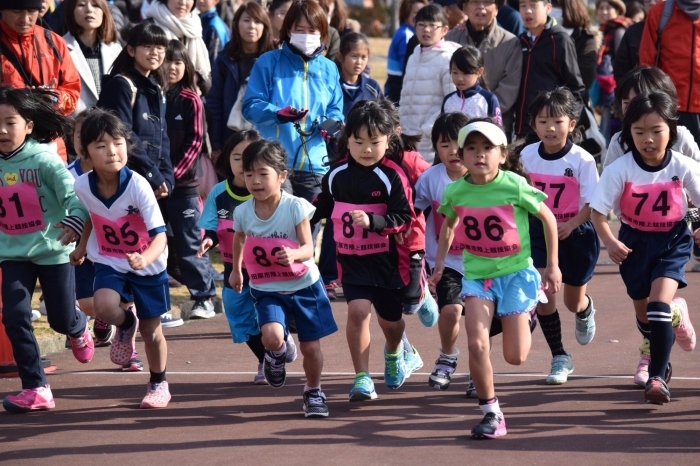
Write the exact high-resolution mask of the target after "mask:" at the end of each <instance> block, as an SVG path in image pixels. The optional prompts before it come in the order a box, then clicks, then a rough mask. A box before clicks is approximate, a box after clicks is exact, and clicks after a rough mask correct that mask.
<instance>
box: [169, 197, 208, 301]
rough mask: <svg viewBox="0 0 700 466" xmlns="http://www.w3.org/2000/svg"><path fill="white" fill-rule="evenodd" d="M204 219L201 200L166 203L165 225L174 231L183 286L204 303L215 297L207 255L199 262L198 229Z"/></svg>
mask: <svg viewBox="0 0 700 466" xmlns="http://www.w3.org/2000/svg"><path fill="white" fill-rule="evenodd" d="M201 215H202V206H201V205H200V201H199V198H198V197H184V198H177V197H174V198H169V199H168V200H167V201H166V202H165V212H163V216H164V217H165V221H166V223H170V228H171V229H172V231H173V244H174V245H175V252H176V253H177V259H178V260H177V265H178V267H179V268H180V273H181V274H182V279H183V281H184V285H185V286H186V287H187V289H188V290H189V291H190V296H191V297H192V299H193V300H204V299H209V298H213V297H214V296H216V286H215V285H214V277H212V275H211V271H210V267H209V256H208V254H205V255H203V256H202V257H201V258H197V250H198V249H199V246H200V245H201V244H202V234H201V230H200V229H199V227H198V226H197V223H198V222H199V217H200V216H201Z"/></svg>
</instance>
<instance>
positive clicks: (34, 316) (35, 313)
mask: <svg viewBox="0 0 700 466" xmlns="http://www.w3.org/2000/svg"><path fill="white" fill-rule="evenodd" d="M39 319H41V312H39V311H37V310H36V309H32V322H36V321H37V320H39Z"/></svg>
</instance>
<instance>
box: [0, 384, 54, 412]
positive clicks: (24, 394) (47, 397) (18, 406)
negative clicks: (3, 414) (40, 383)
mask: <svg viewBox="0 0 700 466" xmlns="http://www.w3.org/2000/svg"><path fill="white" fill-rule="evenodd" d="M2 407H3V408H5V411H7V412H10V413H26V412H29V411H39V410H43V409H51V408H55V407H56V403H54V401H53V394H52V393H51V387H49V386H48V385H46V386H45V387H37V388H27V389H24V390H22V391H21V392H19V394H17V395H8V396H6V397H5V399H4V400H2Z"/></svg>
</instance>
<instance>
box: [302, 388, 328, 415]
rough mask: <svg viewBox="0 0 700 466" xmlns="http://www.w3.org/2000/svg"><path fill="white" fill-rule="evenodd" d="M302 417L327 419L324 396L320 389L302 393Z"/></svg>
mask: <svg viewBox="0 0 700 466" xmlns="http://www.w3.org/2000/svg"><path fill="white" fill-rule="evenodd" d="M304 417H328V406H327V405H326V395H325V394H324V393H323V392H322V391H321V390H320V389H318V388H314V389H313V390H307V391H305V392H304Z"/></svg>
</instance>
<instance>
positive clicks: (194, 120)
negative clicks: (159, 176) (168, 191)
mask: <svg viewBox="0 0 700 466" xmlns="http://www.w3.org/2000/svg"><path fill="white" fill-rule="evenodd" d="M180 97H182V99H183V105H185V106H186V107H189V108H188V110H189V111H188V112H185V113H186V114H187V116H188V117H189V118H190V120H189V122H188V124H187V125H186V126H185V132H186V135H185V141H184V144H183V145H182V147H180V148H178V150H179V151H180V153H181V154H182V156H181V157H179V158H178V162H177V164H176V165H175V166H174V167H173V171H174V174H175V179H179V178H181V177H182V176H183V175H184V174H185V173H187V171H188V170H189V169H190V167H192V164H193V163H195V161H196V160H197V157H198V156H199V153H200V152H201V150H202V142H203V140H204V113H203V110H202V100H201V99H200V98H199V96H198V95H197V94H195V93H194V92H192V91H190V90H188V89H185V90H183V91H182V92H181V93H180Z"/></svg>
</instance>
